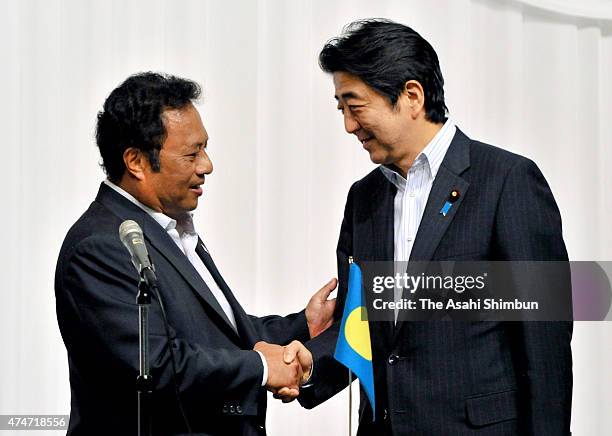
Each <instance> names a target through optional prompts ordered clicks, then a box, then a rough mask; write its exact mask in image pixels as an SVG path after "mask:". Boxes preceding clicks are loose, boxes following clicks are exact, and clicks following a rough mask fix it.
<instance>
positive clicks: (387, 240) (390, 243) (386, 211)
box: [356, 171, 397, 349]
mask: <svg viewBox="0 0 612 436" xmlns="http://www.w3.org/2000/svg"><path fill="white" fill-rule="evenodd" d="M396 192H397V190H396V188H395V186H394V185H393V184H392V183H391V182H389V181H388V180H387V178H386V177H385V175H384V174H383V173H382V171H379V174H378V183H377V185H376V186H375V187H374V189H372V193H371V196H370V197H369V198H368V200H369V202H368V204H367V207H366V208H365V212H364V216H365V217H367V219H369V220H370V222H371V228H372V238H371V239H370V240H366V245H365V247H364V250H363V253H362V254H363V256H362V257H361V258H360V256H359V254H361V253H356V260H357V261H360V260H365V261H368V260H369V261H372V260H373V261H380V260H385V261H393V249H394V234H393V218H394V206H395V205H394V199H395V194H396ZM392 332H393V321H377V322H371V323H370V333H371V335H372V337H373V338H374V341H373V345H376V344H377V346H381V345H382V349H386V345H385V344H386V343H387V342H388V340H389V337H390V336H391V334H392Z"/></svg>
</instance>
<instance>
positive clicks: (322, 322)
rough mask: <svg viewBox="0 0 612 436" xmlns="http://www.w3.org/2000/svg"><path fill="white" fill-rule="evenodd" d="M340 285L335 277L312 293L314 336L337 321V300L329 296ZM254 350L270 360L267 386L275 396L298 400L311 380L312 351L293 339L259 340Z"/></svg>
mask: <svg viewBox="0 0 612 436" xmlns="http://www.w3.org/2000/svg"><path fill="white" fill-rule="evenodd" d="M337 284H338V280H336V279H331V280H330V281H329V282H327V284H326V285H325V286H323V287H322V288H321V289H319V290H318V291H317V292H316V293H315V294H314V295H313V296H312V298H311V299H310V301H309V302H308V305H307V306H306V311H305V314H306V322H307V323H308V332H309V334H310V338H311V339H312V338H314V337H316V336H318V335H319V334H321V333H322V332H324V331H325V330H326V329H327V328H328V327H329V326H331V325H332V323H333V321H334V309H335V307H336V299H335V298H332V299H328V298H329V294H330V293H331V292H332V291H333V290H334V289H336V286H337ZM253 349H254V350H255V351H259V352H260V353H261V354H263V356H264V358H265V359H266V363H267V364H268V381H267V383H266V388H267V389H268V390H269V391H271V392H272V393H273V394H274V398H278V399H281V400H283V403H288V402H290V401H293V400H295V399H296V398H297V396H298V395H299V394H300V386H302V385H303V384H304V383H306V382H307V381H308V379H310V375H311V372H312V354H311V353H310V351H308V349H307V348H306V347H305V346H304V344H302V343H301V342H300V341H293V342H291V343H290V344H289V345H287V346H285V347H283V346H281V345H275V344H268V343H267V342H263V341H261V342H257V343H256V344H255V347H253Z"/></svg>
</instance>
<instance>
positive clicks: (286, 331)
mask: <svg viewBox="0 0 612 436" xmlns="http://www.w3.org/2000/svg"><path fill="white" fill-rule="evenodd" d="M249 318H250V319H251V321H252V322H253V325H254V326H255V329H256V330H257V333H258V335H259V337H260V338H261V340H262V341H266V342H269V343H271V344H280V345H287V344H288V343H290V342H291V341H294V340H297V341H300V342H306V341H308V340H309V339H310V333H309V332H308V324H307V322H306V315H305V311H303V310H302V311H301V312H298V313H292V314H290V315H287V316H278V315H269V316H262V317H257V316H252V315H249Z"/></svg>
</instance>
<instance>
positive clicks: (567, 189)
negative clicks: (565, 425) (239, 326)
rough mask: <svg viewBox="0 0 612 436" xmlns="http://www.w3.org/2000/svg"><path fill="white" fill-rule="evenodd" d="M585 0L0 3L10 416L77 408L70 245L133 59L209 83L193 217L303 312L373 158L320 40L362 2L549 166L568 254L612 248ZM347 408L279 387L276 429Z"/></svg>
mask: <svg viewBox="0 0 612 436" xmlns="http://www.w3.org/2000/svg"><path fill="white" fill-rule="evenodd" d="M524 3H530V4H531V6H527V5H525V4H524ZM574 3H576V2H574ZM580 3H581V4H582V7H581V8H580V7H579V8H576V7H574V8H572V7H570V6H568V4H569V3H568V2H567V1H561V0H559V1H553V0H548V1H546V0H542V1H536V0H529V1H525V2H519V1H512V0H427V1H425V0H410V1H407V0H385V1H377V2H374V1H370V0H351V1H348V0H340V1H334V2H329V1H323V0H316V1H310V0H301V1H297V0H294V1H285V0H268V1H265V0H259V1H251V0H244V1H237V0H234V1H228V0H225V1H213V0H208V1H197V0H183V1H169V0H166V1H163V0H147V1H144V0H143V1H126V0H121V1H119V0H116V1H82V0H29V1H20V0H5V1H0V12H1V13H0V40H1V41H2V43H1V46H0V47H1V48H0V50H1V51H0V59H2V67H1V68H0V90H1V95H2V96H3V102H2V104H1V105H0V132H1V133H2V136H3V138H2V142H1V143H0V150H1V151H2V158H3V162H4V166H3V171H2V172H1V173H0V186H2V187H3V188H4V189H3V196H2V202H1V204H2V206H1V208H2V209H1V216H2V217H3V219H4V222H3V226H2V227H3V229H4V231H2V232H1V233H0V247H1V254H0V276H1V277H2V282H3V285H2V289H1V291H0V331H1V332H2V335H1V337H0V350H2V358H1V361H0V414H9V413H24V414H25V413H31V414H33V413H57V414H64V413H68V411H69V406H70V403H69V399H70V394H69V385H68V371H67V362H66V355H65V349H64V346H63V343H62V341H61V338H60V335H59V330H58V328H57V322H56V319H55V307H54V304H55V302H54V295H53V272H54V268H55V260H56V256H57V253H58V250H59V246H60V244H61V241H62V239H63V237H64V235H65V232H66V231H67V229H68V227H69V226H70V225H71V223H73V222H74V221H75V220H76V218H77V217H78V216H79V215H80V214H81V213H82V212H83V211H84V210H85V208H86V207H87V206H88V204H89V203H90V202H91V200H92V199H93V197H94V195H95V193H96V191H97V187H98V184H99V183H100V181H101V180H102V178H103V173H102V171H101V170H100V168H99V166H98V164H97V163H98V161H99V156H98V152H97V149H96V147H95V145H94V140H93V131H94V122H95V115H96V113H97V111H98V110H99V109H100V108H101V106H102V103H103V101H104V99H105V97H106V96H107V95H108V93H109V92H110V91H111V90H112V89H113V88H114V87H115V86H116V85H118V84H119V83H120V82H121V81H122V80H124V79H125V78H126V77H127V76H128V75H129V74H132V73H134V72H138V71H144V70H157V71H165V72H170V73H173V74H176V75H180V76H184V77H188V78H191V79H194V80H196V81H198V82H200V83H201V84H202V85H203V87H204V98H203V101H202V104H201V105H200V109H201V111H202V116H203V120H204V123H205V125H206V127H207V129H208V132H209V134H210V137H211V141H210V152H211V155H212V159H213V162H214V164H215V170H214V173H213V174H212V175H211V176H210V177H209V178H208V179H207V184H206V193H205V195H204V197H203V198H202V200H201V203H200V208H199V209H198V214H197V225H198V228H199V231H200V234H201V235H202V237H203V238H204V240H205V241H206V243H207V245H208V246H209V248H210V249H211V251H212V253H213V255H214V256H215V258H216V260H217V263H218V265H219V266H220V269H221V270H222V272H223V274H224V276H225V278H226V279H227V280H228V282H229V284H230V286H231V287H232V288H233V290H234V292H235V293H236V294H237V296H238V299H239V300H240V301H241V302H242V303H243V305H244V306H245V307H246V308H247V310H249V311H250V312H251V313H257V314H265V313H271V312H275V313H287V312H290V311H295V310H298V309H300V308H302V307H303V306H304V305H305V303H306V302H307V300H308V298H309V295H310V294H311V293H312V292H313V291H314V290H315V289H318V287H319V286H320V285H322V284H323V283H324V282H325V281H327V280H328V279H329V277H331V276H333V275H334V274H335V254H334V249H335V245H336V238H337V232H338V230H339V224H340V220H341V215H342V210H343V207H344V202H345V196H346V193H347V192H348V188H349V186H350V184H351V183H352V182H353V181H355V180H357V179H358V178H360V177H362V176H363V175H365V174H366V173H367V172H368V171H370V169H371V168H373V165H372V164H371V163H370V161H369V159H368V155H367V153H365V152H364V151H363V150H362V149H361V146H360V145H359V143H358V142H357V141H356V140H355V139H354V138H352V137H349V136H348V135H346V134H345V133H344V131H343V123H342V119H341V116H340V115H338V113H337V111H336V109H335V105H334V101H333V88H332V84H331V80H330V78H329V77H327V76H326V75H325V74H324V73H322V72H321V71H320V70H319V68H318V66H317V54H318V51H319V50H320V48H321V47H322V45H323V43H324V42H325V41H326V40H327V39H328V38H330V37H332V36H335V35H337V34H338V33H339V32H340V30H341V28H342V26H343V25H344V24H346V23H348V22H349V21H352V20H354V19H357V18H364V17H387V18H391V19H394V20H396V21H399V22H402V23H405V24H408V25H411V26H413V27H414V28H415V29H417V30H418V31H419V32H420V33H421V34H422V35H423V36H424V37H425V38H427V39H428V40H429V41H430V42H431V43H432V44H433V46H434V47H435V48H436V50H437V51H438V55H439V57H440V60H441V65H442V70H443V73H444V76H445V79H446V94H447V105H448V107H449V108H450V112H451V116H452V117H453V119H454V120H455V121H456V122H457V123H458V125H459V126H460V127H461V128H462V129H463V130H464V131H465V132H466V133H468V135H471V136H472V137H475V138H478V139H480V140H483V141H488V142H491V143H494V144H498V145H500V146H502V147H504V148H507V149H509V150H512V151H515V152H518V153H521V154H524V155H527V156H529V157H531V158H533V159H534V160H535V161H536V162H537V163H538V164H539V165H540V167H541V169H542V171H543V172H544V174H545V176H546V177H547V179H548V181H549V183H550V185H551V187H552V190H553V192H554V194H555V196H556V198H557V201H558V203H559V206H560V208H561V213H562V216H563V220H564V221H563V222H564V234H565V240H566V243H567V246H568V249H569V252H570V256H571V258H572V259H573V260H612V230H611V228H610V226H609V224H610V217H609V213H610V212H611V211H612V197H611V196H610V194H609V191H610V189H611V188H612V176H611V173H610V171H609V168H611V167H612V147H611V145H612V124H611V123H610V119H612V105H610V101H611V100H612V81H610V77H612V25H611V24H610V21H609V20H606V19H605V18H610V17H612V14H610V7H611V6H610V1H609V0H591V1H590V2H586V1H584V2H580ZM533 5H537V6H540V8H536V7H533ZM555 10H556V11H557V12H554V11H555ZM589 17H590V18H589ZM597 17H600V18H602V19H596V18H597ZM611 343H612V326H611V325H610V324H604V323H599V324H598V323H584V322H582V323H577V324H576V327H575V336H574V341H573V349H574V374H575V383H574V407H573V425H572V427H573V431H574V434H575V435H602V434H612V418H611V416H610V414H609V413H608V414H606V413H605V412H606V411H608V412H609V404H610V403H612V393H611V392H612V375H611V374H612V371H611V368H612V351H611V349H612V347H610V344H611ZM606 404H607V406H606ZM345 415H346V392H345V393H342V394H340V395H339V396H337V397H336V398H335V399H333V400H332V401H329V402H328V403H326V404H325V405H323V406H320V407H319V408H317V409H315V410H313V411H306V410H303V409H301V408H300V407H299V406H297V405H296V404H291V405H288V406H285V405H281V404H276V403H273V404H270V407H269V413H268V427H269V433H270V434H271V435H275V434H283V433H285V432H286V431H287V430H288V429H289V428H290V427H291V428H293V430H291V433H292V434H293V435H294V436H300V435H309V434H333V435H336V434H346V429H347V423H346V418H345ZM294 426H295V427H294ZM3 434H5V433H3ZM6 434H8V433H6ZM44 434H50V433H48V432H47V433H44Z"/></svg>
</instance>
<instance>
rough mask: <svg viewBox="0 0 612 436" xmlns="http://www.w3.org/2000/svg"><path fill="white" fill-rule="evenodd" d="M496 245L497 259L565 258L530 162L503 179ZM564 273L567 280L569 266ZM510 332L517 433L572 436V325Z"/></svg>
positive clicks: (544, 324) (525, 325)
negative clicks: (518, 398) (516, 388)
mask: <svg viewBox="0 0 612 436" xmlns="http://www.w3.org/2000/svg"><path fill="white" fill-rule="evenodd" d="M494 244H495V252H496V253H497V256H496V257H499V258H498V259H496V260H508V261H513V260H518V261H527V260H528V261H567V260H568V256H567V251H566V248H565V244H564V242H563V237H562V228H561V216H560V214H559V210H558V208H557V205H556V203H555V200H554V198H553V195H552V193H551V191H550V188H549V186H548V184H547V183H546V180H545V179H544V176H543V175H542V173H541V172H540V170H539V169H538V167H537V166H536V165H535V164H534V163H533V162H532V161H530V160H527V159H522V160H520V161H519V162H518V163H517V164H515V165H514V167H513V168H512V169H511V170H510V172H509V174H508V176H507V179H506V181H505V184H504V188H503V192H502V195H501V198H500V201H499V205H498V211H497V215H496V228H495V241H494ZM567 273H568V277H569V265H568V269H567ZM520 280H521V278H518V279H517V281H520ZM515 285H518V286H520V283H516V284H515ZM567 291H569V294H570V295H566V294H567ZM561 292H564V295H560V296H559V297H560V298H570V301H571V288H569V287H568V288H563V289H562V291H561ZM508 329H509V337H510V340H511V346H512V347H513V348H512V349H513V360H514V362H515V366H516V373H517V375H518V379H519V380H518V385H519V393H520V396H521V401H520V404H519V407H521V408H522V409H521V410H520V411H519V425H520V426H521V432H520V433H521V435H533V436H535V435H537V436H542V435H544V436H561V435H564V436H566V435H568V434H570V417H571V401H572V355H571V348H570V341H571V337H572V323H571V322H564V321H540V322H538V321H533V322H512V323H508Z"/></svg>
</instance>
